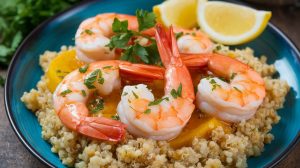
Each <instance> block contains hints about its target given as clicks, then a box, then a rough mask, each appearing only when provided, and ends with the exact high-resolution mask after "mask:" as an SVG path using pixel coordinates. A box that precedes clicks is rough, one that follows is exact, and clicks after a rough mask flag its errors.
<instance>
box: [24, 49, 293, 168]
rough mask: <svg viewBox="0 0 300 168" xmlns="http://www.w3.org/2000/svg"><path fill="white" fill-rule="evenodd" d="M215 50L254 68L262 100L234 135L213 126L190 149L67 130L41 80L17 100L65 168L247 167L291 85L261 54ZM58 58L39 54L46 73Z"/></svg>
mask: <svg viewBox="0 0 300 168" xmlns="http://www.w3.org/2000/svg"><path fill="white" fill-rule="evenodd" d="M61 50H62V51H64V50H68V47H65V46H63V47H62V48H61ZM215 51H216V52H218V53H222V54H224V55H228V56H230V57H234V58H236V59H238V60H240V61H242V62H244V63H246V64H248V65H249V66H250V67H252V68H253V69H254V70H256V71H257V72H258V73H259V74H260V75H261V76H262V77H263V79H264V81H265V87H266V97H265V98H264V101H263V103H262V104H261V106H260V107H259V109H258V111H257V112H256V114H255V116H254V117H253V118H251V119H249V120H247V121H242V122H240V123H237V124H234V125H232V129H233V132H232V133H225V132H224V130H223V128H222V127H217V128H215V129H214V130H213V131H212V133H211V135H210V137H209V138H208V139H203V138H195V139H194V140H193V143H192V146H191V147H182V148H180V149H173V148H171V147H170V145H169V143H168V142H166V141H155V140H151V139H144V138H134V137H133V136H131V135H130V134H128V133H127V134H126V138H125V140H124V141H122V142H121V143H119V144H114V143H110V142H107V141H96V140H92V139H90V138H87V137H85V136H82V135H80V134H78V133H76V132H73V131H70V130H69V129H68V128H66V127H65V126H64V125H63V124H62V123H61V121H60V119H59V117H58V116H57V114H56V113H55V110H54V109H53V103H52V93H51V92H50V91H49V89H48V88H47V85H46V78H45V77H44V76H42V77H41V80H40V81H39V82H38V84H37V89H31V90H30V92H25V93H24V95H23V96H22V98H21V100H22V101H23V102H24V103H25V105H26V107H27V108H28V109H30V110H31V111H33V112H34V113H35V115H36V116H37V118H38V121H39V123H40V125H41V126H42V137H43V139H45V140H47V141H48V142H49V143H51V145H52V148H51V150H52V152H54V153H57V154H58V156H59V158H60V159H61V160H62V163H63V164H65V165H67V166H74V167H78V168H84V167H91V168H94V167H176V168H181V167H247V157H250V156H259V155H260V154H261V153H262V152H263V150H264V144H267V143H271V141H272V140H273V139H274V136H273V135H272V134H271V133H269V132H270V131H271V129H272V125H273V124H277V123H278V122H279V121H280V116H279V115H278V114H277V112H276V110H278V109H280V108H282V106H283V103H284V101H285V96H286V94H287V93H288V91H289V86H288V84H287V82H286V81H283V80H280V79H274V78H272V76H273V74H274V73H276V69H275V67H274V65H268V64H267V63H266V61H267V58H266V57H265V56H261V57H260V58H257V57H254V55H253V54H254V53H253V50H252V49H250V48H246V49H244V50H234V51H231V50H229V49H228V48H227V47H225V46H218V47H217V48H216V50H215ZM56 56H57V52H51V51H46V52H45V53H44V54H42V55H41V56H40V65H41V67H42V68H43V70H44V71H46V70H47V67H48V65H49V63H50V62H51V60H52V59H53V58H55V57H56ZM99 115H101V114H99Z"/></svg>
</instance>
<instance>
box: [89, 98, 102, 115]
mask: <svg viewBox="0 0 300 168" xmlns="http://www.w3.org/2000/svg"><path fill="white" fill-rule="evenodd" d="M88 109H89V111H90V112H91V113H96V112H98V111H100V110H103V109H104V101H103V99H101V98H96V99H94V100H92V101H91V102H89V103H88Z"/></svg>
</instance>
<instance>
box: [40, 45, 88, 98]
mask: <svg viewBox="0 0 300 168" xmlns="http://www.w3.org/2000/svg"><path fill="white" fill-rule="evenodd" d="M82 65H84V63H83V62H81V61H79V60H78V59H77V58H76V51H75V49H70V50H66V51H61V52H60V53H58V55H57V57H55V58H54V59H53V60H52V61H51V63H50V65H49V67H48V70H47V72H46V78H47V86H48V88H49V90H50V91H51V92H52V93H53V92H54V91H55V89H56V87H57V85H58V84H59V83H60V82H61V81H62V79H63V78H64V77H65V76H66V75H67V74H69V73H70V72H72V71H73V70H75V69H77V68H79V67H81V66H82Z"/></svg>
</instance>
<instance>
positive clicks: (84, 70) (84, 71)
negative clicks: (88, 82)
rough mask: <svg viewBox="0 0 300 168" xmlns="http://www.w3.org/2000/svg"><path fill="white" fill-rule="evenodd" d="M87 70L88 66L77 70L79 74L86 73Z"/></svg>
mask: <svg viewBox="0 0 300 168" xmlns="http://www.w3.org/2000/svg"><path fill="white" fill-rule="evenodd" d="M88 68H89V64H85V65H84V66H83V67H80V68H79V72H80V73H86V71H87V70H88Z"/></svg>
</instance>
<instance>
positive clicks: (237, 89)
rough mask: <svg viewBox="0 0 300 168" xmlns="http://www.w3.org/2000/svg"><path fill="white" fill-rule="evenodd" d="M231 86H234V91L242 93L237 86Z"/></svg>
mask: <svg viewBox="0 0 300 168" xmlns="http://www.w3.org/2000/svg"><path fill="white" fill-rule="evenodd" d="M233 88H234V89H235V90H236V91H238V92H241V93H242V91H241V90H240V89H239V88H237V87H235V86H233Z"/></svg>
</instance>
